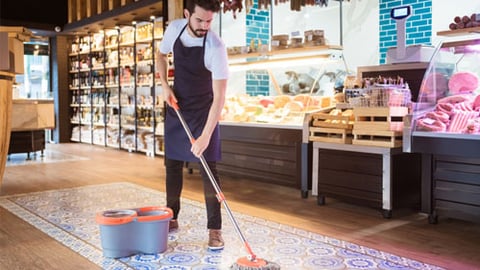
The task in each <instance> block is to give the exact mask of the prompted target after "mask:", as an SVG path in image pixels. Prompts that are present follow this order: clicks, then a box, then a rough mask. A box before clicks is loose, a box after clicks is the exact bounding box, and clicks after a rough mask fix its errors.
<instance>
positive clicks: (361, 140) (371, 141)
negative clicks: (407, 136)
mask: <svg viewBox="0 0 480 270" xmlns="http://www.w3.org/2000/svg"><path fill="white" fill-rule="evenodd" d="M402 135H403V132H401V131H391V130H357V129H354V130H353V140H352V144H356V145H368V146H380V147H390V148H394V147H401V146H402Z"/></svg>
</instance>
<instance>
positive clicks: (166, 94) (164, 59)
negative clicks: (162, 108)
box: [156, 52, 177, 106]
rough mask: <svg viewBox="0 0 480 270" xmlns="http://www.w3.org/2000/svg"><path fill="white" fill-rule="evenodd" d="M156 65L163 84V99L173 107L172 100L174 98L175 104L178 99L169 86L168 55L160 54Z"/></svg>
mask: <svg viewBox="0 0 480 270" xmlns="http://www.w3.org/2000/svg"><path fill="white" fill-rule="evenodd" d="M156 63H157V70H158V72H159V75H160V82H161V83H162V91H163V99H164V101H165V102H167V104H168V105H169V106H171V98H173V100H174V101H175V102H177V98H176V97H175V95H174V94H173V90H172V88H171V87H170V85H169V84H168V55H166V54H163V53H161V52H159V53H158V54H157V59H156Z"/></svg>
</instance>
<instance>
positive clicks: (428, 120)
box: [423, 118, 435, 125]
mask: <svg viewBox="0 0 480 270" xmlns="http://www.w3.org/2000/svg"><path fill="white" fill-rule="evenodd" d="M423 122H424V123H425V124H427V125H433V123H435V119H432V118H424V119H423Z"/></svg>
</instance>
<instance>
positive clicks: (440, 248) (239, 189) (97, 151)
mask: <svg viewBox="0 0 480 270" xmlns="http://www.w3.org/2000/svg"><path fill="white" fill-rule="evenodd" d="M46 155H47V156H48V155H58V156H60V157H61V158H65V159H66V160H68V161H62V162H54V163H48V162H46V160H47V157H45V158H44V160H45V162H39V161H41V160H42V158H41V157H39V156H37V157H36V158H37V161H30V162H28V165H18V166H8V167H7V168H6V170H5V175H4V179H3V182H2V186H1V189H0V195H1V196H4V195H13V194H20V193H27V192H35V191H43V190H51V189H60V188H70V187H77V186H84V185H93V184H100V183H111V182H124V181H125V182H132V183H136V184H139V185H143V186H146V187H149V188H153V189H156V190H160V191H164V190H165V188H164V185H165V172H164V169H163V159H162V158H161V157H155V158H153V157H148V156H146V155H145V154H141V153H129V152H127V151H122V150H115V149H110V148H104V147H100V146H93V145H86V144H76V143H72V144H48V145H47V150H46ZM185 176H186V177H185V184H184V191H183V196H184V197H186V198H189V199H192V200H197V201H203V193H202V192H199V191H201V190H202V181H201V179H200V177H199V175H198V172H196V171H194V173H193V174H188V173H187V171H186V172H185ZM221 182H222V190H223V191H224V194H225V196H226V198H227V200H228V203H229V205H230V207H231V208H232V210H234V211H238V212H243V213H246V214H249V215H252V216H258V217H261V218H265V219H270V220H273V221H276V222H279V223H284V224H287V225H292V226H296V227H298V228H302V229H305V230H309V231H313V232H316V233H319V234H323V235H327V236H331V237H334V238H337V239H341V240H346V241H350V242H353V243H356V244H360V245H364V246H368V247H371V248H377V249H380V250H382V251H387V252H391V253H394V254H397V255H399V256H405V257H409V258H412V259H417V260H420V261H423V262H426V263H430V264H435V265H439V266H442V267H445V268H447V269H480V267H479V266H480V256H478V254H479V253H478V250H480V224H475V223H470V222H465V221H461V220H454V219H442V218H441V217H440V220H439V224H436V225H432V224H428V221H427V216H426V215H424V214H421V213H417V212H413V211H410V210H402V211H397V212H394V217H393V218H392V219H384V218H383V217H382V215H381V213H380V211H378V210H376V209H371V208H366V207H360V206H356V205H351V204H347V203H343V202H341V201H336V200H331V199H328V198H327V204H326V205H324V206H318V205H317V204H316V198H315V197H312V196H309V197H308V198H306V199H302V198H301V196H300V191H299V190H296V189H293V188H289V187H282V186H278V185H272V184H265V183H259V182H257V181H254V180H249V179H239V178H232V177H227V176H221ZM225 222H229V221H228V220H226V221H225ZM180 223H181V221H180ZM0 240H1V241H0V249H1V251H0V269H68V268H69V267H71V266H72V265H75V268H76V269H97V268H98V267H97V266H95V265H94V264H92V263H90V262H89V261H88V260H86V259H85V258H83V257H82V256H80V255H77V254H76V253H74V252H72V251H71V250H70V249H68V248H66V247H64V246H63V245H61V244H59V243H57V242H56V241H55V240H53V239H51V238H50V237H48V236H47V235H45V234H43V233H42V232H40V231H38V230H36V229H35V228H33V227H32V226H31V225H29V224H27V223H26V222H24V221H22V220H20V219H19V218H17V217H16V216H14V215H12V214H10V213H9V212H8V211H6V210H4V209H2V208H0Z"/></svg>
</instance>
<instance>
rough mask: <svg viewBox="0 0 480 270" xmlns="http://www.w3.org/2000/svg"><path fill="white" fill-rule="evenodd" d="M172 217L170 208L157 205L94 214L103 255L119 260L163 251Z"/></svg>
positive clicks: (165, 247) (165, 246)
mask: <svg viewBox="0 0 480 270" xmlns="http://www.w3.org/2000/svg"><path fill="white" fill-rule="evenodd" d="M172 217H173V212H172V210H171V209H170V208H168V207H157V206H148V207H142V208H137V209H125V210H108V211H104V212H100V213H97V215H96V221H97V224H99V225H100V239H101V243H102V249H103V255H104V256H105V257H109V258H121V257H127V256H131V255H134V254H156V253H162V252H164V251H165V250H166V249H167V242H168V223H169V221H170V220H171V219H172Z"/></svg>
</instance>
